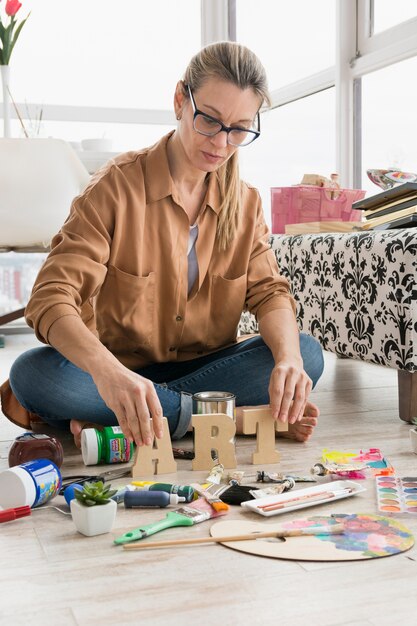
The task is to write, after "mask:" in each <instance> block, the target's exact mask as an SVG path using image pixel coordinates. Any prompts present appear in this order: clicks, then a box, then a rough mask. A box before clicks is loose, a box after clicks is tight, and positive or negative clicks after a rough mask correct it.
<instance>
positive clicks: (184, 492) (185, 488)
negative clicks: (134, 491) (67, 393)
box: [140, 483, 194, 502]
mask: <svg viewBox="0 0 417 626" xmlns="http://www.w3.org/2000/svg"><path fill="white" fill-rule="evenodd" d="M140 490H142V491H165V492H166V493H172V494H176V495H177V496H180V497H181V498H185V501H186V502H191V501H192V500H193V499H194V489H193V487H191V486H190V485H171V484H170V483H153V484H152V485H144V486H143V487H140Z"/></svg>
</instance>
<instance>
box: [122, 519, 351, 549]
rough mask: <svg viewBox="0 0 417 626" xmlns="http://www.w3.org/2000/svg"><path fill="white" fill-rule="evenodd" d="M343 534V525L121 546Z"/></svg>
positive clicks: (149, 546)
mask: <svg viewBox="0 0 417 626" xmlns="http://www.w3.org/2000/svg"><path fill="white" fill-rule="evenodd" d="M343 533H344V526H343V524H332V525H328V526H311V527H307V528H287V529H285V528H284V529H282V530H275V531H274V530H273V531H268V532H256V531H255V532H253V533H248V534H245V535H227V536H225V537H196V538H194V539H172V540H167V541H153V542H145V543H140V544H138V543H134V544H130V545H125V546H123V549H124V550H142V549H145V548H166V547H169V546H186V545H195V544H201V543H227V542H229V541H252V540H253V539H270V538H273V539H279V538H285V537H303V536H308V535H341V534H343Z"/></svg>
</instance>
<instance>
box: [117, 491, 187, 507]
mask: <svg viewBox="0 0 417 626" xmlns="http://www.w3.org/2000/svg"><path fill="white" fill-rule="evenodd" d="M184 501H185V498H183V497H180V496H177V495H176V494H175V493H174V494H170V493H167V492H166V491H126V492H125V494H124V503H125V507H126V508H127V509H131V508H133V507H135V506H159V507H164V506H168V505H169V504H178V503H179V502H184Z"/></svg>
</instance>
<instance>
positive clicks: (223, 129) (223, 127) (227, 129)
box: [184, 85, 261, 148]
mask: <svg viewBox="0 0 417 626" xmlns="http://www.w3.org/2000/svg"><path fill="white" fill-rule="evenodd" d="M184 87H185V88H186V89H188V93H189V95H190V100H191V105H192V107H193V111H194V116H193V128H194V130H195V132H196V133H199V134H200V135H204V136H205V137H215V136H216V135H218V134H219V133H222V132H225V133H227V143H228V144H229V145H231V146H234V147H235V148H244V147H245V146H250V144H251V143H253V142H254V141H255V139H258V137H259V135H260V134H261V118H260V115H259V111H258V112H257V113H256V119H257V126H258V130H252V129H249V128H244V127H243V126H226V125H225V124H223V122H221V121H220V120H218V119H217V117H213V116H212V115H209V114H208V113H204V112H203V111H200V109H197V105H196V103H195V100H194V96H193V92H192V91H191V87H190V85H184ZM198 115H202V116H203V117H207V118H208V119H209V120H212V121H213V122H215V123H216V124H219V126H220V128H219V130H216V132H215V133H204V132H202V131H201V130H197V129H196V127H195V119H196V117H197V116H198ZM232 130H240V131H242V132H245V133H249V134H250V135H253V139H251V140H250V141H249V142H248V143H239V144H236V143H232V142H231V141H229V133H230V132H231V131H232Z"/></svg>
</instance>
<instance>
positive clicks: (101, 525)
mask: <svg viewBox="0 0 417 626" xmlns="http://www.w3.org/2000/svg"><path fill="white" fill-rule="evenodd" d="M70 506H71V514H72V519H73V521H74V524H75V527H76V529H77V530H78V532H79V533H81V534H82V535H86V536H87V537H93V536H94V535H102V534H103V533H109V532H110V531H111V529H112V528H113V524H114V520H115V519H116V512H117V504H116V502H115V501H114V500H110V502H108V503H107V504H97V505H96V506H84V505H83V504H80V503H79V502H78V501H77V500H75V499H74V500H71V504H70Z"/></svg>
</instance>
